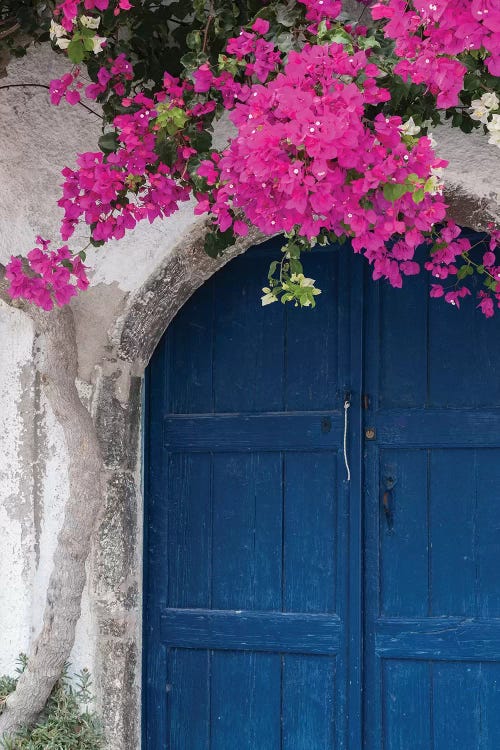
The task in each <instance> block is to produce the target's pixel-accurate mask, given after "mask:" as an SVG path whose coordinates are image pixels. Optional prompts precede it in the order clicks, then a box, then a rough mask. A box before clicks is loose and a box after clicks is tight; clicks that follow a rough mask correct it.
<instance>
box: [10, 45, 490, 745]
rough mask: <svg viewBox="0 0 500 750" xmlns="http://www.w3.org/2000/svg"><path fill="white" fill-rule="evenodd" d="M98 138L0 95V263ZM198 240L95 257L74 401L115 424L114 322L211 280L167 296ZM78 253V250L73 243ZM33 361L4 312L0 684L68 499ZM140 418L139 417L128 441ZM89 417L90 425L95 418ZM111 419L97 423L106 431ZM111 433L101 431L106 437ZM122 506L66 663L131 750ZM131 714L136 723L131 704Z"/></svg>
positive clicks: (478, 142)
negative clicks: (125, 698)
mask: <svg viewBox="0 0 500 750" xmlns="http://www.w3.org/2000/svg"><path fill="white" fill-rule="evenodd" d="M64 70H65V65H64V62H63V61H62V60H61V59H59V58H56V57H55V56H54V55H53V53H52V52H51V51H50V50H49V49H38V50H32V51H31V52H30V54H29V55H28V58H27V59H24V60H21V61H17V62H14V63H13V64H12V66H11V69H10V75H9V78H8V79H6V80H5V79H4V80H3V81H2V82H1V83H4V84H5V83H7V84H9V83H46V82H47V81H48V80H50V78H51V77H54V76H56V75H60V74H61V72H63V71H64ZM99 132H100V124H99V119H98V118H96V117H95V116H93V115H91V114H89V113H88V112H86V111H85V110H83V108H81V107H73V108H71V107H69V106H68V105H61V107H60V108H59V109H56V108H54V107H51V106H50V103H49V102H48V96H47V92H44V91H42V90H40V89H19V88H15V89H9V90H6V89H0V133H1V140H0V185H1V188H0V260H2V261H4V262H5V261H6V260H7V259H8V257H9V255H10V254H11V253H15V254H17V253H24V252H26V251H27V250H29V249H30V247H32V244H33V240H34V237H35V236H36V235H37V234H41V235H42V236H44V237H47V238H55V239H57V236H58V221H59V217H60V212H59V209H58V208H57V205H56V203H57V199H58V197H59V189H58V185H59V183H60V182H61V177H60V170H61V168H62V167H63V166H64V165H65V164H69V165H71V164H73V163H74V154H75V153H76V152H79V151H85V150H94V149H95V143H96V140H97V137H98V135H99ZM437 138H438V141H440V143H441V149H442V155H444V156H445V157H446V158H450V159H451V162H452V164H451V168H450V173H449V174H450V197H451V198H452V199H453V205H454V212H455V215H456V216H457V218H459V219H460V220H461V221H462V223H464V224H468V225H473V226H474V225H475V226H478V225H483V226H484V224H485V221H486V220H487V219H488V218H490V217H492V216H494V215H496V216H497V217H498V216H499V209H498V194H499V193H500V184H499V178H498V173H499V170H498V161H499V160H498V151H495V150H494V149H493V147H491V146H488V145H487V143H486V139H485V138H483V137H482V136H481V135H475V136H473V137H472V138H468V137H465V136H461V135H460V134H456V133H455V132H454V133H453V134H450V133H449V132H448V131H447V130H444V131H442V132H441V133H439V134H437ZM199 231H200V219H197V218H195V217H194V215H193V213H192V206H191V205H189V204H187V205H185V206H184V207H183V208H182V210H181V211H180V212H179V213H178V214H177V215H175V216H174V217H172V218H171V219H170V220H169V221H167V222H163V223H159V224H157V225H153V226H149V225H143V226H141V227H139V228H138V229H137V230H136V231H135V232H134V233H133V234H131V235H130V236H129V237H127V238H126V239H125V240H123V241H122V242H121V243H119V244H116V243H111V244H110V245H109V246H107V247H106V248H104V249H100V250H99V251H98V252H96V253H91V254H90V256H89V264H90V265H91V266H92V267H93V268H94V271H93V278H92V287H91V289H90V290H89V291H88V292H87V293H86V294H84V295H81V297H80V298H79V299H78V300H77V301H76V302H75V304H74V312H75V323H76V326H77V334H78V347H79V371H80V377H81V383H80V387H81V393H82V395H83V397H84V398H85V399H87V401H88V404H89V408H91V410H94V409H97V408H98V407H97V406H96V402H95V394H96V389H97V390H98V389H99V387H100V385H99V384H102V382H103V380H105V379H106V378H108V380H111V381H112V383H113V391H112V394H111V396H110V399H111V401H112V402H113V409H114V414H115V417H116V415H118V417H120V415H122V416H123V415H124V414H125V413H126V411H127V409H128V405H129V401H130V388H131V382H132V381H131V375H132V376H133V375H134V372H135V374H137V375H139V376H140V374H141V373H140V368H139V369H137V367H136V366H135V365H134V364H133V361H132V363H131V362H128V364H127V366H125V365H123V363H122V362H121V361H120V356H122V355H120V353H119V351H120V340H119V339H120V331H122V329H123V326H122V323H121V321H123V320H126V319H127V316H128V315H129V313H130V310H135V311H136V312H137V311H139V313H140V311H141V309H143V310H144V311H146V312H145V313H144V315H145V317H144V316H143V317H144V320H145V321H146V322H144V320H142V322H141V326H142V328H141V330H142V331H143V330H144V328H145V327H147V309H148V305H149V306H153V307H154V306H155V305H156V303H157V302H158V301H161V300H162V295H164V296H165V295H168V294H178V295H182V294H183V295H184V299H185V297H186V295H187V294H189V293H190V291H189V290H191V291H192V289H193V288H194V287H195V286H196V285H197V284H199V283H200V282H201V281H202V280H203V278H204V277H206V276H208V275H209V274H210V273H212V272H213V270H214V269H215V266H209V265H206V264H205V266H203V269H202V270H200V271H199V276H198V277H197V279H196V280H195V281H193V282H192V283H191V285H190V286H189V285H188V286H187V287H186V289H187V291H186V289H184V291H182V289H181V290H180V291H179V288H178V287H176V285H175V283H173V284H172V288H171V286H170V282H172V281H175V279H172V276H171V275H170V276H169V273H170V272H169V271H168V267H167V266H168V262H169V258H171V257H173V256H174V254H175V253H177V254H179V253H182V247H183V244H184V243H185V245H186V247H188V246H189V243H190V242H191V240H192V238H193V237H194V236H195V235H196V233H197V232H198V233H199ZM81 239H83V237H82V238H81ZM75 247H81V244H80V243H78V240H75ZM193 257H194V256H193ZM188 262H189V259H188ZM166 264H167V265H166ZM165 268H167V271H164V272H163V271H162V272H161V273H162V274H163V275H161V273H160V271H161V269H165ZM172 273H175V271H173V272H172ZM156 277H157V278H158V279H163V280H164V282H165V283H164V286H163V287H162V286H161V284H160V283H159V282H158V283H156V286H155V284H154V283H152V282H151V280H152V279H153V280H154V279H155V278H156ZM188 287H189V288H188ZM155 295H156V296H155ZM179 304H180V302H179ZM165 324H166V322H165ZM161 325H162V323H161V320H160V321H158V320H156V321H155V326H156V328H158V331H160V329H161ZM160 332H161V331H160ZM157 334H158V332H157V333H156V334H155V335H157ZM129 348H130V347H129ZM132 348H133V347H132ZM35 353H36V341H34V339H33V330H32V327H31V324H30V322H29V321H28V320H27V319H26V318H25V317H24V316H23V315H22V313H20V312H18V311H15V310H11V309H9V308H7V307H6V306H5V305H0V572H1V577H0V673H4V672H12V670H13V667H14V664H15V659H16V657H17V655H18V653H19V652H20V651H26V650H28V649H29V645H30V642H31V640H32V638H33V637H34V635H36V633H37V631H38V629H39V627H40V623H41V617H42V613H43V607H44V603H45V593H46V587H47V582H48V577H49V575H50V570H51V564H52V554H53V550H54V546H55V543H56V537H57V532H58V529H59V526H60V524H61V520H62V512H63V506H64V501H65V497H66V494H67V488H68V483H67V469H66V464H67V460H66V452H65V447H64V441H63V438H62V433H61V430H60V428H59V426H58V425H57V424H56V422H55V419H54V417H53V415H52V414H51V412H50V409H49V408H48V406H47V404H46V402H45V399H44V397H43V393H42V391H41V388H40V384H39V383H38V382H37V376H36V368H35V366H34V356H35ZM149 354H150V352H149ZM134 356H136V355H134ZM137 356H138V355H137ZM123 357H124V358H125V359H126V357H125V355H123ZM133 359H134V357H133V356H132V355H131V360H133ZM139 359H140V357H139ZM142 359H144V357H143V358H142ZM117 363H118V364H117ZM142 364H144V362H142ZM134 367H136V371H134ZM139 416H140V411H139V410H138V409H136V411H135V412H134V416H133V419H134V420H135V428H137V429H136V432H137V430H138V420H139ZM96 417H97V420H98V421H99V414H97V415H96ZM106 418H107V417H106V415H105V416H104V418H102V417H101V418H100V419H101V429H102V430H104V433H105V432H106V429H107V426H106V425H107V423H106ZM124 419H125V417H124ZM113 429H115V428H114V427H113V424H111V422H110V424H109V431H110V432H111V431H112V430H113ZM134 434H135V433H134ZM117 439H118V435H117ZM134 439H135V438H134ZM111 442H112V441H111ZM108 448H109V450H108V453H109V456H108V466H109V467H110V476H111V474H112V472H114V474H113V477H114V479H113V482H115V485H116V486H118V485H119V484H120V482H121V481H122V480H123V482H124V485H123V486H125V479H126V480H127V482H132V483H133V484H134V486H135V487H136V488H139V487H140V462H139V461H138V460H137V457H135V458H134V459H133V460H132V463H131V462H130V461H129V462H128V464H127V460H125V459H123V460H122V459H120V460H119V459H118V458H116V455H115V454H116V453H117V452H118V453H120V447H119V446H118V447H117V446H116V445H114V446H113V445H111V446H108ZM120 461H121V463H120ZM125 465H126V470H125V469H124V468H123V467H124V466H125ZM111 494H112V493H111ZM120 498H121V496H120V495H119V494H118V501H117V503H118V505H117V507H115V508H114V510H113V511H112V512H111V511H110V514H111V515H110V520H109V523H108V526H107V527H106V526H105V527H104V531H103V532H102V534H101V538H100V549H99V550H98V551H97V552H96V553H95V554H94V559H93V561H92V560H91V561H90V563H89V568H90V569H91V570H89V572H90V583H89V586H88V588H87V591H86V594H85V597H84V603H83V614H82V619H81V622H80V625H79V628H78V632H77V639H76V644H75V648H74V653H73V657H72V661H73V664H74V666H75V667H82V666H88V667H90V668H91V669H92V670H93V671H94V672H95V673H97V675H98V676H99V674H100V670H101V671H102V669H101V668H102V664H101V662H102V658H103V654H104V653H107V654H108V655H109V654H113V655H114V656H113V658H114V659H115V661H114V664H115V665H116V668H115V672H114V673H113V674H111V675H110V674H107V676H106V675H105V674H104V676H103V677H102V678H98V680H97V692H98V698H99V702H100V706H101V707H102V708H103V711H104V713H105V714H106V716H107V719H106V726H107V728H108V733H109V737H110V740H109V743H110V747H111V748H113V750H118V748H120V750H125V748H127V750H133V749H134V748H135V747H138V744H137V743H138V739H137V737H138V729H137V726H138V721H136V722H135V724H134V728H133V729H131V728H130V725H129V724H127V721H126V719H125V716H124V715H125V713H126V711H129V712H130V709H129V708H127V709H126V710H125V708H122V709H120V707H119V706H118V705H117V704H113V702H112V700H111V699H110V697H109V695H110V693H111V692H113V690H115V693H116V694H117V695H118V694H120V693H121V692H123V691H122V687H123V684H122V682H123V680H124V679H125V677H124V672H121V671H120V666H119V656H118V655H119V654H122V655H123V654H124V653H125V651H126V648H128V645H127V644H132V645H133V646H134V648H135V651H134V657H133V659H132V667H131V669H132V671H133V675H132V678H130V676H129V679H132V680H133V681H134V684H135V687H136V688H137V690H138V689H139V687H138V686H139V682H140V618H141V613H140V552H141V550H140V538H141V528H142V527H141V523H142V521H141V519H142V506H141V501H140V491H139V490H137V493H136V497H135V499H134V502H133V503H132V505H131V506H130V508H129V511H128V515H127V519H128V520H127V522H126V523H128V524H129V525H130V524H133V525H134V527H135V530H136V536H135V542H133V544H134V545H135V546H134V547H133V555H134V556H135V557H134V559H133V560H132V563H131V562H130V560H129V559H128V558H127V555H125V554H124V553H123V551H122V550H121V549H120V543H121V542H120V539H119V537H120V534H123V533H125V532H124V531H123V529H124V526H126V523H125V521H123V519H122V520H120V518H122V516H121V515H120V513H121V509H120V502H121V500H120ZM123 502H125V501H123ZM110 507H111V506H110ZM113 513H114V516H113ZM127 566H129V567H130V568H131V569H133V571H135V589H134V585H132V584H133V581H132V583H131V582H130V581H131V573H130V571H129V572H128V573H127V574H125V573H123V574H122V572H121V568H125V567H127ZM132 578H133V576H132ZM131 591H132V593H133V595H132V594H130V592H131ZM131 597H132V598H131ZM131 601H132V603H130V602H131ZM110 612H113V613H114V614H113V616H112V617H111V616H110ZM105 637H107V638H110V639H114V641H113V643H110V644H108V645H109V649H111V650H106V648H107V646H106V648H105V645H106V644H104V645H103V643H104V641H103V639H104V638H105ZM113 648H114V649H115V650H114V651H113ZM120 649H121V651H120ZM124 658H125V657H124ZM113 686H114V687H113ZM105 701H108V702H109V705H108V707H107V708H106V706H105V705H104V703H105ZM134 705H135V707H136V708H135V709H134V710H136V711H137V712H138V710H139V708H138V707H139V703H138V701H137V700H136V702H135V704H134ZM120 711H121V713H120ZM135 718H136V719H138V717H135ZM132 735H133V736H132Z"/></svg>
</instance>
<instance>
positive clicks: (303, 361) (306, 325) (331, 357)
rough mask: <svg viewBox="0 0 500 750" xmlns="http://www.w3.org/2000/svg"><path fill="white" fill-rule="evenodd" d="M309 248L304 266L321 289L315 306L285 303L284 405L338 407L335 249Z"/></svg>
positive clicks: (298, 408) (290, 407)
mask: <svg viewBox="0 0 500 750" xmlns="http://www.w3.org/2000/svg"><path fill="white" fill-rule="evenodd" d="M340 252H342V251H341V250H340V248H338V249H336V250H334V251H333V252H331V253H317V254H315V253H312V254H311V256H307V257H305V258H304V271H305V273H306V275H307V276H309V277H311V278H314V279H316V282H317V286H318V287H319V288H320V289H321V296H320V297H318V304H317V306H316V307H315V308H307V309H301V308H294V307H291V306H290V305H288V306H286V308H285V315H286V322H285V325H286V349H285V410H286V411H307V410H316V409H328V410H330V409H339V408H341V403H340V400H341V398H342V395H341V394H340V392H339V386H340V387H341V384H339V383H338V367H339V336H338V324H339V305H338V294H339V291H338V290H339V270H338V267H339V257H338V256H339V253H340Z"/></svg>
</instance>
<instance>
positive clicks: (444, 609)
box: [364, 277, 500, 750]
mask: <svg viewBox="0 0 500 750" xmlns="http://www.w3.org/2000/svg"><path fill="white" fill-rule="evenodd" d="M427 283H428V282H427V280H426V279H425V278H424V277H422V278H418V277H416V278H414V279H412V280H411V283H410V284H408V286H407V290H406V294H404V295H401V294H398V293H397V292H394V291H393V290H390V289H387V288H386V287H383V286H380V287H378V288H377V286H376V285H371V288H370V292H369V294H370V297H369V300H367V302H368V304H367V305H366V320H367V326H366V342H367V343H366V358H365V361H366V379H365V388H366V390H367V392H368V393H369V394H370V403H369V404H368V406H369V409H368V411H367V412H366V414H365V429H368V430H369V429H371V430H373V433H374V434H373V439H371V440H369V439H366V440H365V457H366V476H365V482H366V496H365V504H366V505H365V528H366V541H365V551H366V552H365V554H366V566H365V570H366V599H365V632H366V642H365V659H366V661H365V667H366V668H365V674H364V686H365V696H366V703H365V707H366V713H365V719H366V720H365V747H366V748H367V750H380V749H381V748H385V749H386V750H403V749H405V750H406V748H408V749H409V748H411V750H431V749H432V750H434V749H435V750H454V749H455V748H457V750H458V748H460V750H496V748H499V747H500V348H499V347H498V346H496V345H495V344H494V343H493V342H495V340H496V339H498V336H499V335H500V327H499V323H498V321H497V320H495V319H493V320H490V321H487V320H485V318H484V316H483V315H482V314H481V313H480V311H479V310H478V309H477V308H476V307H475V304H474V302H472V303H470V304H468V305H464V306H463V308H462V309H461V310H460V311H457V310H456V309H454V308H452V307H451V306H447V305H443V303H442V300H431V299H429V298H428V294H427V289H426V284H427ZM369 434H370V435H372V432H370V433H369Z"/></svg>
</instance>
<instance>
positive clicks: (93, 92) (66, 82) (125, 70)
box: [49, 53, 134, 106]
mask: <svg viewBox="0 0 500 750" xmlns="http://www.w3.org/2000/svg"><path fill="white" fill-rule="evenodd" d="M79 76H80V68H78V67H75V68H74V69H73V70H72V71H71V72H69V73H65V74H64V75H63V76H62V77H61V78H54V79H53V80H52V81H51V82H50V87H49V90H50V101H51V102H52V104H55V105H56V106H57V105H58V104H60V103H61V101H62V100H63V99H65V100H66V101H67V102H68V104H78V103H79V102H80V101H81V94H80V92H81V90H82V89H83V86H84V84H83V83H82V82H81V81H80V80H79ZM133 78H134V71H133V68H132V65H131V63H130V61H129V60H127V58H126V57H125V55H124V54H123V53H122V54H120V55H118V56H117V57H116V58H114V59H113V58H112V57H110V58H108V60H107V61H106V65H105V66H102V67H101V68H100V69H99V71H98V73H97V82H96V83H90V84H89V85H88V86H87V87H86V88H85V96H86V97H87V98H88V99H97V97H98V96H100V95H101V94H104V93H105V92H106V91H108V90H109V89H110V88H111V89H112V90H113V91H114V93H115V94H117V95H118V96H124V95H125V93H126V84H127V82H128V81H132V80H133Z"/></svg>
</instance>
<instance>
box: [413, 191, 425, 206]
mask: <svg viewBox="0 0 500 750" xmlns="http://www.w3.org/2000/svg"><path fill="white" fill-rule="evenodd" d="M424 198H425V191H424V190H423V188H419V190H415V192H414V193H413V195H412V199H413V202H414V203H422V201H423V200H424Z"/></svg>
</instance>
